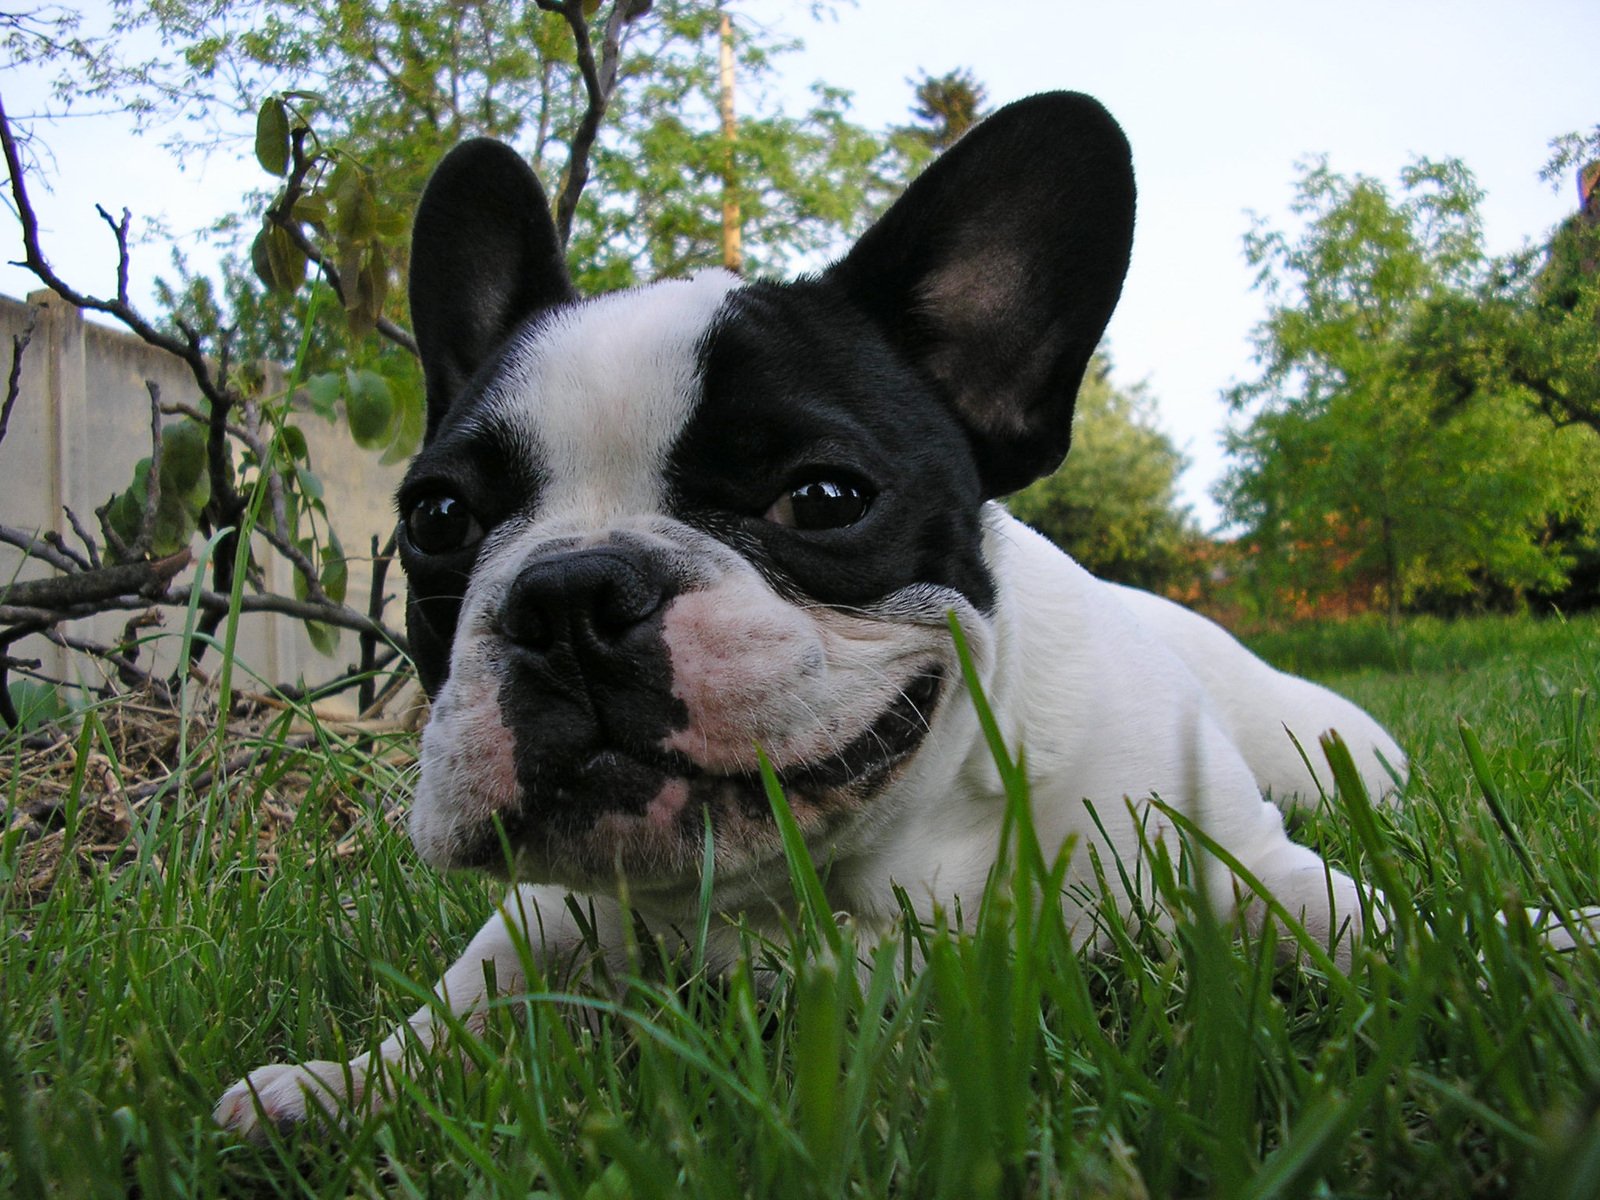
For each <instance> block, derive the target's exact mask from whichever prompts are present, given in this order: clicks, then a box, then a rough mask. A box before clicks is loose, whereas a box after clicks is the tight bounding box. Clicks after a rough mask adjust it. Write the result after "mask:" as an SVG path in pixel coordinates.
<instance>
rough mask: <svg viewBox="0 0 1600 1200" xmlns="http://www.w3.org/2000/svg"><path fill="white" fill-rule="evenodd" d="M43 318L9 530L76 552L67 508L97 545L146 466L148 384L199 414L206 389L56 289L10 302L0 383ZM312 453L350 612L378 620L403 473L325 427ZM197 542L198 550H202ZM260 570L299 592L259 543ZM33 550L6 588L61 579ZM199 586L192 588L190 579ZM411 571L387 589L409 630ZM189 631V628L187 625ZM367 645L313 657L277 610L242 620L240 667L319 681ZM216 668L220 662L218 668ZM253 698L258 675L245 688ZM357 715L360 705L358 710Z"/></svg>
mask: <svg viewBox="0 0 1600 1200" xmlns="http://www.w3.org/2000/svg"><path fill="white" fill-rule="evenodd" d="M30 312H32V313H33V314H34V330H33V336H32V340H31V341H30V343H29V345H28V348H27V350H26V351H25V353H24V354H23V360H22V377H21V389H20V393H19V396H18V399H17V403H16V406H15V408H14V409H13V411H12V414H11V421H10V425H9V427H8V430H7V433H6V436H5V440H4V441H3V442H0V524H4V525H7V526H10V527H12V528H14V529H17V528H20V529H24V530H28V531H35V530H37V531H41V532H42V531H44V530H51V529H53V530H56V531H57V532H59V533H60V534H62V536H63V537H65V538H66V539H67V541H68V542H69V543H70V544H73V545H76V544H77V542H76V538H75V537H74V536H73V533H72V530H71V526H70V525H69V523H68V521H67V518H66V513H65V511H64V510H65V509H66V508H71V509H72V511H73V512H74V513H76V514H77V516H78V519H79V520H80V521H81V522H82V523H83V525H84V526H85V527H86V528H87V529H89V530H90V531H91V532H92V533H93V534H94V535H95V536H96V538H98V537H99V523H98V521H97V520H96V518H95V515H94V510H95V509H96V508H98V507H99V506H101V505H102V504H104V503H105V502H106V501H107V500H108V499H110V498H111V496H112V495H114V494H115V493H117V492H119V491H121V490H122V489H124V488H125V487H127V486H128V483H129V482H130V480H131V479H132V477H133V468H134V464H135V463H137V462H138V461H139V459H141V458H144V457H145V456H147V455H148V454H149V453H150V399H149V393H148V392H147V391H146V389H145V381H146V380H147V379H148V380H153V381H155V383H156V384H157V386H158V387H159V388H160V389H161V399H162V402H163V403H168V402H184V403H189V404H197V403H198V402H199V398H200V395H199V389H198V388H197V387H196V386H195V383H194V380H193V378H192V376H191V375H190V374H189V368H188V367H187V365H186V364H184V363H183V361H182V360H180V359H177V358H174V357H173V356H172V355H170V354H167V353H166V352H164V351H162V350H158V349H156V348H154V347H151V346H148V345H146V344H145V343H144V342H142V341H140V340H139V339H138V338H136V337H134V336H133V335H131V334H129V333H127V332H126V331H124V330H122V329H120V328H112V327H109V326H105V325H100V324H98V323H96V322H94V321H85V320H84V319H83V314H82V313H80V312H79V311H78V310H77V309H75V308H73V307H72V306H70V305H68V304H66V303H65V302H64V301H62V300H60V299H59V298H58V297H56V296H54V295H53V294H51V293H49V292H43V291H41V292H35V293H33V294H32V295H31V296H29V297H28V300H27V301H26V302H23V301H18V300H13V299H11V298H10V297H7V296H0V378H3V375H4V372H5V371H6V370H7V369H8V368H9V366H10V363H11V345H12V338H13V336H15V335H17V334H19V333H21V332H22V330H23V329H24V328H26V326H27V323H28V320H29V314H30ZM301 424H302V427H303V428H304V430H305V433H306V438H307V441H308V442H309V443H310V447H311V467H312V470H314V471H315V472H316V473H317V475H318V477H319V478H320V479H321V480H322V482H323V484H324V486H325V497H324V498H325V501H326V504H327V507H328V513H329V515H330V517H331V518H332V519H333V521H334V525H335V529H336V531H337V532H338V535H339V540H340V542H341V543H342V544H343V546H344V549H345V552H346V553H347V554H348V555H349V556H350V564H349V565H350V590H349V595H348V597H347V600H346V602H347V603H348V604H349V605H350V606H351V607H353V608H356V609H359V610H361V611H365V609H366V605H367V597H368V594H369V592H370V588H371V578H372V571H371V560H370V547H371V539H372V537H373V535H374V534H376V535H377V536H378V538H379V542H380V544H381V543H383V542H385V541H387V539H388V537H389V534H390V532H391V531H392V530H393V528H394V514H393V508H392V504H391V498H392V496H393V494H394V489H395V486H396V484H398V482H399V480H400V475H401V473H402V470H403V468H402V467H401V466H390V467H384V466H381V465H380V464H379V462H378V457H377V456H376V455H375V454H372V453H370V452H368V451H365V450H362V449H360V448H359V447H357V446H356V445H355V443H354V442H353V441H352V440H351V439H350V436H349V433H348V431H347V430H346V429H345V427H344V426H343V425H342V424H340V425H333V424H330V423H329V422H326V421H324V420H322V419H321V418H319V417H316V416H312V415H309V414H308V415H307V416H306V418H305V420H304V421H303V422H302V423H301ZM199 544H200V543H199V540H198V538H197V539H196V543H195V549H197V550H198V549H199ZM256 558H257V561H258V562H260V563H263V564H266V565H267V567H268V572H267V579H266V588H267V590H269V591H273V592H277V593H280V594H283V595H291V594H292V590H291V589H292V576H293V571H292V570H291V569H290V567H289V565H288V564H287V563H286V562H284V561H283V560H281V559H280V558H279V557H278V556H277V555H275V554H273V553H272V552H271V551H270V550H269V549H268V548H267V547H266V546H265V545H264V544H263V543H261V542H260V541H259V539H258V542H257V553H256ZM52 573H53V572H51V571H50V569H49V568H47V567H45V566H44V565H43V564H41V563H38V562H36V561H26V560H25V556H24V555H23V554H22V552H21V551H19V550H16V549H14V548H12V547H10V546H6V545H0V587H3V585H4V584H5V583H6V582H9V581H10V580H12V579H32V578H39V577H43V576H47V575H50V574H52ZM185 578H187V577H185ZM400 584H401V581H400V577H399V572H398V570H397V569H396V570H391V572H390V575H389V578H388V581H387V583H386V587H385V590H386V592H388V593H389V594H390V595H391V596H392V597H394V598H393V599H391V600H390V602H389V607H388V610H387V614H386V615H387V619H388V622H389V624H390V625H391V626H397V625H398V624H399V622H400V601H399V598H398V596H399V593H400V590H401V587H400ZM130 615H132V614H129V613H109V614H105V615H102V616H100V617H97V618H94V619H92V620H85V621H76V622H72V623H71V625H70V627H69V632H70V633H71V634H73V635H74V636H77V637H81V638H85V639H90V640H94V641H97V642H101V643H106V642H114V641H116V640H117V639H119V638H120V637H121V636H122V629H123V626H124V625H125V624H126V622H127V620H128V617H129V616H130ZM181 621H182V614H181V613H169V614H168V616H167V622H168V624H167V627H166V630H165V634H164V635H162V636H161V637H160V638H159V640H158V642H157V643H156V644H154V645H152V646H151V647H150V649H149V650H147V651H145V652H144V654H142V655H141V663H142V665H144V666H145V667H146V668H148V667H149V666H150V664H151V659H150V655H151V654H152V653H153V654H155V655H156V660H157V661H159V662H160V663H162V664H164V665H170V664H171V663H172V662H173V661H174V656H173V651H174V643H175V641H176V637H177V635H178V634H179V633H181ZM174 622H177V625H176V626H175V625H174ZM9 653H11V654H12V655H14V656H16V657H20V658H38V659H41V660H43V662H44V664H45V669H46V671H47V672H48V673H49V674H51V675H53V676H56V677H58V678H70V677H76V676H79V675H81V674H82V673H83V672H84V671H85V670H86V669H87V670H88V671H90V672H93V671H95V668H94V667H92V666H90V665H88V664H86V663H84V662H82V661H77V662H75V661H71V660H70V658H69V656H68V655H67V653H66V652H65V651H63V650H61V649H60V648H58V647H56V646H53V645H51V644H50V643H48V642H46V641H44V640H43V639H41V638H37V637H35V638H30V639H27V640H26V641H23V642H19V643H17V644H16V645H15V646H14V647H12V648H11V649H10V651H9ZM357 655H358V650H357V644H356V634H355V633H353V632H352V631H349V630H346V631H344V632H343V633H342V634H341V636H340V640H339V649H338V654H337V656H336V657H335V658H332V659H330V658H327V657H325V656H323V655H321V654H319V653H317V651H316V650H315V649H314V648H313V647H312V646H311V643H310V642H309V640H308V639H307V638H306V635H305V630H304V627H303V626H302V625H301V623H300V622H298V621H296V620H294V619H292V618H286V617H279V616H275V615H272V614H267V613H259V614H257V613H250V614H245V615H244V616H243V617H242V618H241V619H240V629H239V641H238V653H237V656H236V658H237V661H238V663H239V664H241V665H242V666H243V667H245V668H247V669H248V671H250V672H255V673H256V674H258V675H259V676H260V678H262V679H264V680H267V681H269V682H272V683H297V682H304V683H320V682H323V681H325V680H328V679H331V678H332V677H334V676H335V675H337V674H339V673H340V672H341V671H342V670H343V669H344V667H345V666H346V665H347V664H350V663H354V662H355V661H356V659H357ZM209 661H210V663H211V664H212V665H213V666H214V665H215V662H216V656H215V655H214V654H213V655H212V656H211V658H210V659H209ZM236 684H237V686H241V687H250V686H252V684H251V683H250V681H249V676H248V675H245V676H243V677H236ZM350 703H351V704H353V700H352V701H350Z"/></svg>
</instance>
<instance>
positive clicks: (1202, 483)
mask: <svg viewBox="0 0 1600 1200" xmlns="http://www.w3.org/2000/svg"><path fill="white" fill-rule="evenodd" d="M85 7H86V8H87V7H93V6H85ZM732 7H733V9H734V11H735V13H736V14H739V18H740V19H746V20H753V21H758V22H761V23H762V24H763V25H764V26H765V27H767V28H768V29H770V30H773V31H775V32H783V33H787V34H789V35H791V36H793V37H795V38H798V39H800V40H802V41H804V42H805V48H804V49H803V50H802V51H799V52H797V53H795V54H792V55H789V56H787V57H785V58H783V59H781V60H779V65H780V67H781V69H782V71H783V75H784V80H785V83H784V86H785V88H789V87H792V88H793V89H794V95H795V97H796V104H799V103H800V102H801V100H802V98H803V92H804V89H805V88H806V86H807V85H809V84H810V83H811V82H812V81H814V80H823V81H826V82H827V83H829V84H833V85H836V86H840V87H843V88H846V89H848V90H850V91H851V92H852V93H853V94H854V105H855V108H854V116H855V119H856V120H857V121H858V123H861V124H864V125H868V126H872V127H882V126H886V125H890V124H898V123H903V122H904V121H905V120H906V119H907V110H908V107H909V105H910V102H911V84H910V82H909V80H910V79H912V78H913V77H915V76H917V75H918V74H919V72H922V71H927V72H930V73H932V74H942V73H944V72H946V71H950V70H953V69H955V68H958V67H960V68H966V69H968V70H970V71H971V72H972V73H973V74H974V75H975V76H976V77H977V78H978V79H979V80H981V81H982V82H983V83H984V85H985V86H986V87H987V89H988V94H989V99H990V101H991V103H992V104H996V105H998V104H1001V103H1004V102H1006V101H1008V100H1014V99H1018V98H1020V97H1022V96H1026V95H1030V94H1032V93H1034V92H1039V91H1047V90H1051V89H1057V88H1062V89H1070V90H1074V91H1082V92H1088V93H1090V94H1092V95H1094V96H1096V97H1098V98H1099V99H1100V100H1101V101H1102V102H1103V103H1104V104H1105V105H1106V106H1107V107H1108V108H1109V109H1110V110H1111V112H1112V113H1113V115H1114V116H1116V118H1117V119H1118V120H1119V121H1120V122H1121V124H1122V127H1123V129H1124V131H1125V132H1126V133H1127V135H1128V139H1129V141H1130V142H1131V144H1132V146H1133V155H1134V169H1135V173H1136V176H1137V179H1138V186H1139V216H1138V223H1137V227H1136V231H1135V236H1134V250H1133V261H1132V265H1131V267H1130V270H1129V275H1128V280H1127V284H1126V286H1125V288H1124V290H1123V295H1122V302H1121V304H1120V306H1119V308H1118V311H1117V313H1116V315H1115V316H1114V317H1113V318H1112V321H1111V326H1110V329H1109V330H1108V339H1109V349H1110V352H1111V356H1112V360H1113V364H1114V378H1115V379H1116V380H1117V381H1118V382H1120V383H1123V384H1125V385H1131V384H1134V383H1139V382H1143V383H1144V384H1145V385H1146V386H1147V387H1148V389H1149V391H1150V392H1151V394H1152V395H1153V396H1154V397H1155V399H1156V403H1157V406H1158V414H1159V420H1160V424H1161V426H1162V427H1163V428H1164V429H1165V430H1166V431H1167V433H1168V434H1170V435H1171V436H1172V438H1173V439H1174V441H1175V442H1176V443H1177V444H1178V445H1179V447H1180V448H1181V449H1182V450H1183V451H1184V452H1185V453H1186V454H1187V455H1188V457H1189V459H1190V460H1191V466H1190V468H1189V470H1188V471H1187V472H1186V473H1185V475H1184V477H1183V480H1182V484H1181V493H1182V498H1183V500H1184V501H1185V502H1186V503H1188V504H1190V505H1191V506H1192V507H1193V508H1194V510H1195V512H1196V515H1197V516H1198V517H1199V519H1200V520H1201V523H1202V524H1203V525H1205V526H1208V527H1209V526H1212V525H1214V524H1215V523H1216V521H1217V519H1218V513H1217V509H1216V507H1215V505H1214V503H1213V502H1212V501H1211V499H1210V489H1211V487H1212V486H1213V484H1214V483H1215V481H1216V480H1217V478H1218V477H1219V476H1220V475H1221V473H1222V470H1223V468H1224V465H1225V459H1224V455H1223V451H1222V447H1221V437H1222V431H1223V429H1224V426H1225V424H1226V421H1227V411H1226V406H1225V404H1224V403H1223V401H1222V398H1221V395H1222V392H1223V391H1224V390H1225V389H1226V388H1227V387H1228V386H1229V385H1230V384H1231V383H1232V382H1234V381H1236V380H1240V379H1248V378H1252V377H1253V376H1254V374H1255V367H1254V364H1253V363H1252V359H1251V353H1252V350H1251V331H1252V329H1253V328H1254V326H1255V325H1256V323H1257V322H1258V321H1259V320H1260V319H1261V317H1262V315H1263V312H1264V308H1263V302H1262V298H1261V296H1260V295H1259V293H1257V292H1255V291H1254V290H1253V289H1252V284H1253V272H1252V270H1251V268H1250V267H1249V266H1248V264H1247V263H1246V262H1245V259H1244V255H1243V237H1244V234H1245V233H1246V232H1247V231H1248V230H1249V229H1250V227H1251V222H1252V214H1259V215H1260V216H1261V217H1263V218H1265V219H1266V220H1267V221H1268V223H1269V224H1271V225H1273V226H1275V227H1279V228H1285V227H1288V228H1292V221H1293V218H1292V216H1291V215H1290V213H1289V211H1288V204H1289V201H1290V199H1291V196H1292V188H1293V182H1294V179H1295V169H1296V164H1297V163H1299V162H1301V161H1303V160H1305V159H1306V158H1307V157H1308V156H1310V155H1315V154H1326V155H1327V156H1328V160H1329V163H1330V165H1331V166H1332V168H1333V169H1334V170H1336V171H1339V172H1341V173H1344V174H1358V173H1359V174H1367V175H1372V176H1376V177H1378V178H1379V179H1382V180H1384V181H1386V182H1388V183H1390V184H1391V185H1392V184H1394V183H1395V181H1396V179H1397V177H1398V174H1399V172H1400V170H1401V169H1402V168H1403V167H1404V166H1405V165H1406V164H1407V163H1408V162H1410V161H1411V160H1412V159H1413V158H1415V157H1417V156H1426V157H1430V158H1443V157H1458V158H1460V159H1462V160H1463V161H1464V162H1465V163H1466V164H1467V165H1468V166H1469V167H1470V168H1471V169H1472V170H1473V171H1474V173H1475V174H1476V175H1477V178H1478V182H1479V184H1480V185H1481V186H1482V187H1483V188H1484V189H1485V191H1486V193H1487V196H1486V199H1485V201H1484V205H1483V210H1482V211H1483V215H1484V219H1485V228H1486V235H1487V242H1488V247H1489V249H1490V250H1491V252H1502V251H1509V250H1513V249H1515V248H1517V247H1518V246H1520V245H1521V244H1522V243H1523V242H1524V241H1525V240H1528V239H1539V238H1542V236H1543V235H1544V234H1545V233H1547V232H1548V230H1549V229H1550V227H1551V226H1553V225H1554V224H1556V223H1557V222H1558V221H1560V220H1561V219H1562V218H1563V217H1565V216H1566V215H1568V214H1569V213H1570V212H1572V211H1573V209H1574V208H1575V206H1576V197H1577V192H1576V186H1575V184H1574V183H1573V182H1572V181H1571V180H1565V179H1564V180H1561V181H1559V184H1558V186H1557V187H1556V188H1555V189H1553V188H1552V186H1551V185H1550V184H1548V183H1546V182H1544V181H1542V180H1541V179H1540V178H1539V171H1540V168H1541V167H1542V166H1543V165H1544V163H1545V161H1546V160H1547V158H1548V157H1549V142H1550V140H1551V139H1552V138H1554V137H1556V136H1558V135H1560V134H1563V133H1568V132H1573V131H1578V130H1585V129H1592V128H1594V127H1595V126H1596V125H1600V53H1597V48H1600V0H1515V2H1501V0H1450V2H1446V0H1387V2H1381V3H1380V2H1374V0H1341V2H1339V3H1330V2H1325V0H1316V2H1313V0H1274V2H1260V0H1237V2H1229V0H1212V2H1206V0H1100V2H1098V3H1092V4H1091V3H1081V2H1077V0H1009V2H1008V3H1003V4H1002V3H996V4H981V3H974V2H973V0H860V2H859V3H858V4H856V5H854V6H850V5H841V6H839V7H837V8H835V9H834V10H833V12H832V14H831V16H830V15H824V16H823V17H822V18H821V19H819V20H813V19H812V18H811V16H810V7H811V6H809V5H806V4H797V3H784V2H780V0H742V2H741V0H735V3H734V4H733V6H732ZM0 96H3V97H4V100H5V104H6V108H7V111H8V112H9V113H11V114H12V115H13V116H14V117H15V116H21V115H24V114H28V113H31V112H35V111H38V110H39V108H40V107H41V105H42V102H43V89H42V85H41V81H40V80H39V79H38V78H37V77H33V76H30V75H28V74H27V73H25V72H21V71H16V70H5V71H0ZM38 132H39V134H40V136H41V137H42V138H43V140H44V141H45V142H47V143H48V144H49V146H50V148H51V152H52V155H53V160H54V161H53V162H52V163H51V164H50V171H51V178H50V184H51V187H52V190H51V191H50V192H38V191H37V190H36V195H35V197H34V199H35V206H36V208H37V209H38V210H39V215H40V218H41V223H42V225H43V227H44V233H43V236H44V240H45V246H46V251H47V253H48V254H49V255H50V257H51V259H52V261H53V263H54V264H55V266H56V267H57V269H58V271H60V272H61V273H62V274H63V275H64V276H65V277H66V278H67V279H68V280H69V281H71V282H73V283H74V285H75V286H78V287H80V288H81V289H83V290H87V291H91V292H96V293H100V294H104V293H105V292H107V291H109V290H111V289H113V288H114V286H115V284H114V265H115V262H114V254H113V245H112V242H111V240H110V234H109V231H108V230H107V229H106V227H105V225H104V224H103V223H102V222H101V220H100V218H99V217H98V215H97V214H96V213H95V211H94V205H95V203H97V202H98V203H101V204H104V205H105V206H106V207H107V208H108V209H110V210H111V211H112V212H113V213H115V212H119V211H120V210H121V209H122V208H123V207H124V206H126V207H128V208H129V209H131V210H132V211H133V212H134V214H135V218H136V226H135V227H136V228H138V227H139V226H138V218H139V217H141V216H153V215H158V214H159V215H161V216H162V217H163V218H164V222H165V225H166V226H167V228H168V229H170V230H171V231H172V233H173V234H174V235H176V236H177V237H178V240H179V244H180V245H181V246H183V247H185V248H187V249H190V250H191V251H193V250H196V249H197V247H198V246H199V245H200V243H199V242H198V240H197V239H196V237H195V236H194V234H195V231H197V230H198V229H200V228H202V227H203V226H204V225H205V224H206V223H207V222H208V221H209V220H210V219H212V218H214V217H216V216H219V215H221V214H222V213H224V212H227V211H229V210H231V209H233V208H235V207H236V206H237V204H238V199H239V197H240V196H241V194H242V193H243V192H244V191H245V190H246V189H247V188H252V187H257V186H260V184H261V183H262V182H263V180H264V176H262V175H261V173H260V170H259V168H257V167H256V166H255V165H254V163H253V162H250V161H234V160H230V159H228V158H226V157H222V156H213V157H212V158H210V159H208V160H194V161H189V162H186V163H184V164H182V170H181V171H178V172H175V171H174V170H173V163H172V160H171V159H170V158H169V157H168V156H167V155H166V153H165V152H164V151H163V150H162V149H161V148H160V146H159V145H158V144H156V142H155V141H154V140H153V139H149V138H146V139H139V138H134V137H131V136H130V134H129V133H128V130H127V128H126V127H125V125H123V124H122V123H120V122H119V121H118V120H116V119H114V118H110V117H78V118H73V119H71V120H68V121H63V122H59V123H57V124H56V125H54V126H51V127H41V128H39V130H38ZM0 220H4V221H6V222H7V223H8V224H9V228H6V229H4V231H3V232H0V257H3V258H5V259H12V258H15V257H18V256H19V254H20V244H21V239H20V234H19V233H18V232H17V229H16V226H15V225H14V224H10V220H9V218H8V217H4V216H0ZM166 267H167V250H166V249H165V247H164V246H162V245H145V246H140V247H138V249H137V257H136V258H135V262H134V272H135V277H136V280H137V279H139V278H148V277H149V276H150V275H153V274H155V273H157V272H160V271H163V270H165V269H166ZM34 286H35V284H34V282H33V280H32V277H31V276H29V275H27V274H26V273H25V272H22V271H20V270H18V269H16V268H13V267H10V266H0V292H4V293H6V294H8V295H13V296H21V295H23V294H25V293H26V292H27V291H30V290H32V288H33V287H34ZM135 293H136V297H137V295H138V285H137V283H136V285H135Z"/></svg>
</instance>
